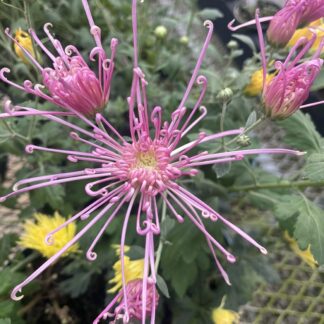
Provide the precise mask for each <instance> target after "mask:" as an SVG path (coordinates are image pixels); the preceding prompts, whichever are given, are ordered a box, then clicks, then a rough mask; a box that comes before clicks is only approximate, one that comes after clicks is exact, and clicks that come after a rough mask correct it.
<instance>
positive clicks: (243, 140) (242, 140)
mask: <svg viewBox="0 0 324 324" xmlns="http://www.w3.org/2000/svg"><path fill="white" fill-rule="evenodd" d="M236 142H237V144H239V145H240V146H243V147H246V146H250V145H251V140H250V137H249V136H247V135H245V134H242V135H240V136H239V138H238V139H237V141H236Z"/></svg>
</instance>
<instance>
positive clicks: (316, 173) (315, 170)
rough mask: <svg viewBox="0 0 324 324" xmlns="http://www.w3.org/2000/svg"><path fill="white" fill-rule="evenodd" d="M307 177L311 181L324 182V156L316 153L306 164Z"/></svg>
mask: <svg viewBox="0 0 324 324" xmlns="http://www.w3.org/2000/svg"><path fill="white" fill-rule="evenodd" d="M304 172H305V176H306V177H307V178H308V179H310V180H315V181H316V180H323V179H324V154H323V153H314V154H312V155H311V156H310V157H309V158H308V159H307V162H306V166H305V169H304Z"/></svg>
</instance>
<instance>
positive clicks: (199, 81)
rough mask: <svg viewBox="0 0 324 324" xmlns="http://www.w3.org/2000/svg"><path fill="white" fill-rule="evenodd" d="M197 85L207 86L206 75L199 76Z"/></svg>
mask: <svg viewBox="0 0 324 324" xmlns="http://www.w3.org/2000/svg"><path fill="white" fill-rule="evenodd" d="M197 83H198V84H205V83H207V78H206V77H205V76H204V75H199V76H198V78H197Z"/></svg>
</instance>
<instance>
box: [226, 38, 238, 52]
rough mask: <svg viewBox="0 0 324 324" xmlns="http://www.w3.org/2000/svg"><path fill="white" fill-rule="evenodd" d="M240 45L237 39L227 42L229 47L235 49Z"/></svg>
mask: <svg viewBox="0 0 324 324" xmlns="http://www.w3.org/2000/svg"><path fill="white" fill-rule="evenodd" d="M238 47H239V44H238V42H237V41H236V40H230V41H229V42H228V43H227V48H229V49H231V50H234V49H237V48H238Z"/></svg>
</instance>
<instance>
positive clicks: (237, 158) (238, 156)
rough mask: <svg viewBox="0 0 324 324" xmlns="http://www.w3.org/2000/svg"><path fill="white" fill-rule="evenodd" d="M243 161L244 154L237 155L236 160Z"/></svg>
mask: <svg viewBox="0 0 324 324" xmlns="http://www.w3.org/2000/svg"><path fill="white" fill-rule="evenodd" d="M243 159H244V154H237V155H235V160H237V161H241V160H243Z"/></svg>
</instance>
